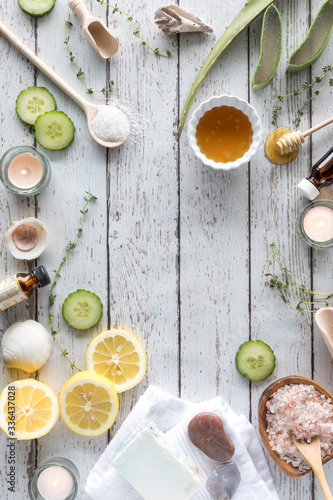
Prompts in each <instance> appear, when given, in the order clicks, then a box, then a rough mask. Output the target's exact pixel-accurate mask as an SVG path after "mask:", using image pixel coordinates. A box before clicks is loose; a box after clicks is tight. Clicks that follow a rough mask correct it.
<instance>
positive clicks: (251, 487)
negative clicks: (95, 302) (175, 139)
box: [85, 385, 279, 500]
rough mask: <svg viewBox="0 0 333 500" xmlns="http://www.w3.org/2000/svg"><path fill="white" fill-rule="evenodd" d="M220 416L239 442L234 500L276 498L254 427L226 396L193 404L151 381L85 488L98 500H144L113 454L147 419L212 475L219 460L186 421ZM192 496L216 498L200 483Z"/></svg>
mask: <svg viewBox="0 0 333 500" xmlns="http://www.w3.org/2000/svg"><path fill="white" fill-rule="evenodd" d="M201 412H211V413H215V414H216V415H218V416H219V417H220V418H221V419H222V421H223V425H224V429H225V432H226V435H227V436H228V438H229V439H230V440H231V441H232V442H233V444H234V446H235V454H234V456H233V458H232V460H233V461H234V462H235V464H236V465H237V467H238V469H239V471H240V473H241V482H240V485H239V487H238V489H237V491H236V493H235V495H234V497H233V500H263V499H265V500H278V499H279V496H278V494H277V491H276V489H275V486H274V483H273V479H272V476H271V473H270V471H269V468H268V465H267V462H266V459H265V456H264V453H263V451H262V448H261V446H260V443H259V440H258V438H257V435H256V432H255V430H254V428H253V427H252V425H251V424H250V422H249V421H248V420H247V418H245V416H244V415H236V413H234V411H233V410H232V409H231V408H230V407H229V406H228V404H227V403H226V402H225V401H224V399H223V398H221V397H217V398H214V399H212V400H210V401H204V402H202V403H198V404H194V403H190V402H189V401H185V400H183V399H179V398H175V397H172V396H170V395H169V394H167V393H165V392H163V391H161V390H160V389H158V388H157V387H155V386H153V385H151V386H149V387H148V389H147V391H146V392H145V393H144V394H143V395H142V396H141V397H140V399H139V401H138V403H137V404H136V406H135V407H134V409H133V410H132V412H131V413H130V414H129V416H128V417H127V418H126V420H125V422H124V423H123V425H122V426H121V428H120V429H119V431H118V432H117V433H116V435H115V436H114V438H113V439H112V441H111V442H110V444H109V445H108V446H107V448H106V450H105V452H104V453H103V455H102V456H101V457H100V459H99V460H98V461H97V463H96V464H95V465H94V467H93V469H92V470H91V472H90V474H89V476H88V479H87V483H86V487H85V489H86V492H87V493H88V495H90V496H91V497H92V498H93V499H94V500H142V497H141V496H140V495H139V494H138V493H137V492H136V491H135V490H134V489H133V488H132V486H131V485H130V484H129V483H128V482H127V481H126V480H125V479H124V478H123V477H122V476H121V475H120V474H119V473H118V472H117V471H116V470H115V468H114V467H113V466H112V465H111V464H112V461H113V459H114V458H115V456H116V455H117V454H118V452H119V451H120V450H121V449H122V448H123V446H124V445H125V443H126V442H127V441H128V440H129V439H130V438H131V436H132V435H133V432H134V431H135V430H136V429H137V428H138V426H140V425H142V424H143V423H145V422H148V421H154V422H155V423H156V424H157V426H158V428H159V429H160V430H161V431H162V432H165V433H166V434H167V435H168V436H169V437H170V441H172V442H174V443H175V444H176V445H177V446H178V447H179V448H180V449H182V450H183V452H184V453H185V454H186V455H189V456H191V457H192V458H193V459H194V461H195V462H196V463H197V465H198V466H199V467H200V469H201V472H202V473H203V474H204V475H205V476H206V477H208V476H209V475H210V474H211V473H212V471H213V470H214V469H215V467H216V465H217V462H214V461H212V460H210V459H209V458H208V457H207V456H206V455H204V453H202V452H201V451H200V450H199V449H198V448H196V447H195V446H194V445H193V444H192V443H191V442H190V440H189V438H188V434H187V425H188V423H189V421H190V420H191V419H192V418H193V417H194V416H195V415H197V414H198V413H201ZM193 500H212V497H211V495H210V494H209V493H208V491H207V490H206V488H205V486H202V487H201V488H200V490H199V491H198V492H197V493H196V494H195V495H194V496H193Z"/></svg>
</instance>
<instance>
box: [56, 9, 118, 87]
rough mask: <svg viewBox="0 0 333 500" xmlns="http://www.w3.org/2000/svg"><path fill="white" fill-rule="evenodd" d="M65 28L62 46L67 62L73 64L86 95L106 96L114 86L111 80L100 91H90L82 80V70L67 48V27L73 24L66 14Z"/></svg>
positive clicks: (83, 79)
mask: <svg viewBox="0 0 333 500" xmlns="http://www.w3.org/2000/svg"><path fill="white" fill-rule="evenodd" d="M65 26H66V31H65V41H64V44H65V45H66V47H67V52H68V57H69V60H70V61H71V62H72V63H73V64H74V66H75V67H76V69H77V74H76V76H77V78H80V79H81V81H82V83H83V85H84V87H85V89H86V91H87V92H88V94H93V93H102V94H104V95H105V94H106V92H112V88H113V86H114V81H113V80H110V81H109V82H108V84H107V85H106V87H104V88H102V90H94V89H92V88H91V87H88V86H87V84H86V81H85V78H84V71H83V70H82V68H80V66H79V65H78V64H77V62H76V59H75V56H74V55H73V52H72V51H71V49H70V48H69V35H68V27H69V26H73V23H72V22H71V21H70V20H69V14H68V17H67V21H65Z"/></svg>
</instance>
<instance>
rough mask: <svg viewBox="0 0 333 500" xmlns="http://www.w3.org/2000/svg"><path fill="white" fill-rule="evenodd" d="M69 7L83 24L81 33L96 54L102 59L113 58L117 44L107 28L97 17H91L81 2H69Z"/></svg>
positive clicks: (70, 0)
mask: <svg viewBox="0 0 333 500" xmlns="http://www.w3.org/2000/svg"><path fill="white" fill-rule="evenodd" d="M68 5H69V7H70V8H71V9H72V11H73V12H74V14H75V15H76V16H77V17H78V18H80V19H81V21H82V23H83V26H82V28H83V33H84V35H85V37H86V38H87V39H88V41H89V42H90V43H91V45H92V46H93V47H94V49H95V50H96V52H97V54H98V55H99V56H100V57H102V58H103V59H108V58H109V57H111V56H113V55H114V54H115V53H116V52H117V50H118V42H117V40H116V38H115V37H114V36H113V35H112V33H111V31H110V30H109V28H108V27H107V26H106V25H105V24H104V23H103V21H102V20H101V19H99V18H98V17H92V16H91V15H90V14H89V12H88V9H87V7H86V6H85V5H84V3H83V1H82V0H69V1H68Z"/></svg>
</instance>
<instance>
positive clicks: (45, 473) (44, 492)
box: [28, 457, 80, 500]
mask: <svg viewBox="0 0 333 500" xmlns="http://www.w3.org/2000/svg"><path fill="white" fill-rule="evenodd" d="M79 481H80V474H79V471H78V470H77V467H76V466H75V465H74V464H73V462H71V461H70V460H68V459H67V458H61V457H53V458H48V459H47V460H45V462H43V463H42V464H41V465H39V467H37V469H36V470H35V471H34V473H33V474H32V476H31V478H30V481H29V486H28V492H29V497H30V499H31V500H74V499H75V498H76V496H77V493H78V487H79Z"/></svg>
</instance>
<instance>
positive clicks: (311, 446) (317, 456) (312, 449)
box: [294, 436, 333, 500]
mask: <svg viewBox="0 0 333 500" xmlns="http://www.w3.org/2000/svg"><path fill="white" fill-rule="evenodd" d="M294 443H295V445H296V447H297V449H298V451H299V452H300V453H301V454H302V455H303V457H304V458H305V460H306V461H307V462H308V464H309V465H310V466H311V468H312V470H313V472H314V473H315V475H316V478H317V479H318V482H319V484H320V487H321V491H322V492H323V495H324V499H325V500H333V495H332V493H331V490H330V488H329V486H328V484H327V481H326V477H325V472H324V469H323V463H322V458H321V448H320V438H319V436H315V437H314V438H312V439H311V442H310V443H307V442H304V443H302V441H300V440H299V439H294Z"/></svg>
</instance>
